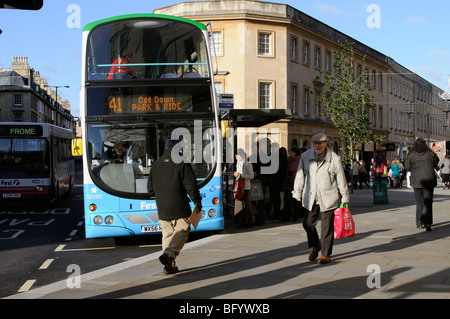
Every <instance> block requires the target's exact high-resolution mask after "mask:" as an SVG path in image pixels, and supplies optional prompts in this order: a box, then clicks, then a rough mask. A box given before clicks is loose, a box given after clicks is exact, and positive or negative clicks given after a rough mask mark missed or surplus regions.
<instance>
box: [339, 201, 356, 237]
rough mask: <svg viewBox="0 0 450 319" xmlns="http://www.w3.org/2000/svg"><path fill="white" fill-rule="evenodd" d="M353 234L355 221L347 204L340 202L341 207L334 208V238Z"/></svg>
mask: <svg viewBox="0 0 450 319" xmlns="http://www.w3.org/2000/svg"><path fill="white" fill-rule="evenodd" d="M354 235H355V222H354V221H353V217H352V214H350V209H349V208H348V205H347V204H345V205H343V204H341V207H339V208H337V209H335V210H334V238H335V239H338V238H345V237H353V236H354Z"/></svg>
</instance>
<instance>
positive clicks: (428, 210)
mask: <svg viewBox="0 0 450 319" xmlns="http://www.w3.org/2000/svg"><path fill="white" fill-rule="evenodd" d="M433 192H434V188H414V197H415V199H416V225H417V226H421V225H424V226H431V225H432V224H433Z"/></svg>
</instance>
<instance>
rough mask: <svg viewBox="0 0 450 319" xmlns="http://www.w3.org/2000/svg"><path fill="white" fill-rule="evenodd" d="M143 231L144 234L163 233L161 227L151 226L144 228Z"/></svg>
mask: <svg viewBox="0 0 450 319" xmlns="http://www.w3.org/2000/svg"><path fill="white" fill-rule="evenodd" d="M141 230H142V232H143V233H153V232H157V231H162V228H161V226H160V225H151V226H142V227H141Z"/></svg>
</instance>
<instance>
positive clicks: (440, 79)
mask: <svg viewBox="0 0 450 319" xmlns="http://www.w3.org/2000/svg"><path fill="white" fill-rule="evenodd" d="M409 69H410V70H411V71H413V72H414V73H417V74H418V75H420V76H421V77H423V78H424V79H426V80H428V81H430V82H431V83H433V84H434V85H436V86H437V87H439V88H441V89H445V87H444V86H446V83H447V75H446V74H445V73H444V72H443V71H442V70H441V69H433V68H427V67H414V66H413V67H409Z"/></svg>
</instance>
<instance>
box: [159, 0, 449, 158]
mask: <svg viewBox="0 0 450 319" xmlns="http://www.w3.org/2000/svg"><path fill="white" fill-rule="evenodd" d="M154 13H159V14H168V15H175V16H182V17H185V18H188V19H192V20H197V21H200V22H203V23H205V24H207V23H208V22H211V25H212V31H213V37H214V43H215V50H216V52H217V60H218V68H219V72H218V74H217V75H216V76H215V80H216V83H217V84H216V87H217V90H218V92H219V93H230V94H234V107H235V108H237V109H290V110H292V114H293V115H292V116H290V117H289V118H286V119H283V120H279V121H277V122H274V123H272V124H269V125H267V127H268V128H271V127H276V128H278V129H279V132H280V136H278V137H273V138H274V139H276V140H277V141H279V144H280V146H284V147H286V148H287V149H288V150H289V149H290V148H291V147H292V146H299V147H303V146H305V147H310V146H311V137H312V136H313V135H314V134H316V133H318V132H325V133H326V134H327V135H328V136H329V137H330V139H331V143H330V144H331V146H332V147H333V148H334V149H335V150H337V149H339V146H344V145H343V142H342V141H341V140H340V139H339V137H338V134H337V131H336V130H335V129H334V127H333V126H332V125H331V123H330V121H329V120H328V119H327V118H325V117H324V116H323V115H322V106H321V105H320V102H319V100H318V99H317V98H316V97H315V95H314V94H310V92H311V91H313V92H314V93H316V94H318V93H320V92H321V90H322V86H321V84H320V83H317V82H316V81H315V79H316V76H317V75H318V74H319V70H322V71H324V72H327V73H330V74H331V73H332V72H333V52H334V51H337V50H338V49H339V46H338V41H342V42H345V41H352V42H355V52H356V59H357V61H358V66H357V68H364V67H368V68H369V69H370V70H371V74H369V76H370V80H371V89H372V91H371V93H373V94H374V101H373V102H374V103H375V105H376V108H375V110H374V111H373V112H372V114H371V121H372V129H373V130H374V131H376V132H377V133H378V134H381V135H383V136H384V140H383V141H382V143H381V144H383V145H387V144H389V143H390V144H391V145H392V144H394V145H395V151H392V152H389V153H388V154H389V156H390V157H391V158H393V157H397V156H400V157H401V156H403V154H404V153H403V152H404V151H405V150H406V147H407V146H411V145H412V143H413V141H414V140H415V138H416V137H418V136H422V137H425V138H426V137H428V136H429V137H430V139H432V140H448V139H450V130H447V131H446V130H445V128H444V124H445V123H444V118H445V114H444V113H443V112H442V107H441V105H440V99H439V94H441V93H443V92H442V90H440V89H439V88H437V87H436V86H434V85H433V84H431V83H429V82H427V81H426V80H424V79H422V78H421V77H420V76H418V75H417V74H414V73H413V72H411V71H409V70H407V69H406V68H404V67H403V66H401V65H399V64H398V63H396V62H395V61H394V60H393V59H392V58H390V57H388V56H386V55H384V54H383V53H381V52H378V51H377V50H376V49H374V48H371V47H368V46H366V45H364V44H363V43H361V42H359V41H357V40H355V39H352V38H350V37H349V36H347V35H345V34H343V33H342V32H340V31H338V30H336V29H334V28H332V27H330V26H328V25H326V24H324V23H322V22H320V21H318V20H316V19H314V18H313V17H311V16H308V15H306V14H305V13H303V12H301V11H299V10H297V9H295V8H293V7H291V6H289V5H287V4H278V3H270V2H262V1H254V0H216V1H191V2H181V3H178V4H174V5H170V6H167V7H164V8H160V9H157V10H155V11H154ZM364 56H365V57H366V61H365V62H364V63H363V62H362V61H363V57H364ZM411 106H414V108H413V112H409V113H408V110H411ZM427 114H430V115H431V116H429V117H428V118H429V119H430V121H429V122H428V121H427V120H425V118H426V116H427ZM438 114H439V115H440V117H439V116H438ZM383 145H378V144H373V143H371V144H370V145H360V146H359V152H358V153H357V156H358V157H359V158H364V159H365V160H366V162H367V159H368V158H369V159H370V158H371V157H372V156H373V151H374V149H375V148H377V147H379V146H383ZM247 147H248V146H247Z"/></svg>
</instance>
